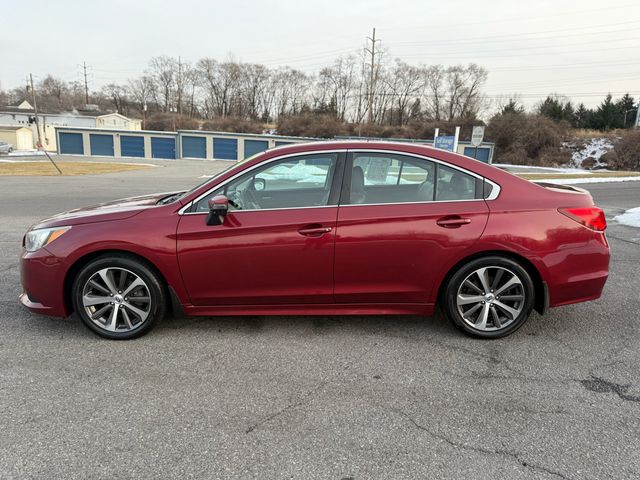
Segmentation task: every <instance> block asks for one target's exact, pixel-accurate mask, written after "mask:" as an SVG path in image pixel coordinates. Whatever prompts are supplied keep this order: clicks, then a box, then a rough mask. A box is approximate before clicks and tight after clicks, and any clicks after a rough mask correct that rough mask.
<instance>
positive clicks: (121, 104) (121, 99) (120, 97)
mask: <svg viewBox="0 0 640 480" xmlns="http://www.w3.org/2000/svg"><path fill="white" fill-rule="evenodd" d="M102 92H103V94H104V95H105V96H107V97H108V98H110V99H111V101H112V102H113V106H114V107H115V110H116V112H118V113H120V114H127V113H128V112H127V107H128V103H129V92H128V89H127V87H125V86H122V85H118V84H116V83H110V84H108V85H105V86H104V87H103V89H102Z"/></svg>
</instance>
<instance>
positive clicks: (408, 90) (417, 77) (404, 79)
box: [386, 59, 424, 125]
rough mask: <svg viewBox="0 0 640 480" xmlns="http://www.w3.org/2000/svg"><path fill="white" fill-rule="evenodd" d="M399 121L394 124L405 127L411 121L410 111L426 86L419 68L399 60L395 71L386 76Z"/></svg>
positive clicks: (394, 68)
mask: <svg viewBox="0 0 640 480" xmlns="http://www.w3.org/2000/svg"><path fill="white" fill-rule="evenodd" d="M386 79H387V82H388V86H389V89H390V94H391V95H392V96H393V105H394V107H395V108H392V114H393V110H395V112H396V114H397V121H396V122H393V121H392V122H391V123H392V124H394V123H395V124H397V125H405V124H406V123H407V121H408V120H409V116H410V115H409V110H410V107H411V105H412V104H413V103H414V101H415V99H416V96H417V95H418V93H419V92H420V91H421V89H422V87H423V84H424V77H423V75H422V72H421V70H420V69H419V68H418V67H414V66H412V65H409V64H407V63H405V62H403V61H401V60H400V59H397V60H396V62H395V65H394V67H393V69H392V70H391V71H390V72H389V73H388V75H387V76H386Z"/></svg>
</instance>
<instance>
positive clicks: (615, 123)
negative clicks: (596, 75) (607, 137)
mask: <svg viewBox="0 0 640 480" xmlns="http://www.w3.org/2000/svg"><path fill="white" fill-rule="evenodd" d="M623 123H624V116H623V115H622V113H621V112H620V108H619V106H618V105H617V104H616V103H614V102H613V99H612V97H611V94H608V95H607V96H606V97H605V99H604V100H603V101H602V103H601V104H600V105H599V106H598V108H597V109H596V111H595V113H594V115H593V127H594V128H597V129H598V130H611V129H612V128H622V126H623V125H622V124H623Z"/></svg>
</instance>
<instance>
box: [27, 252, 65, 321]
mask: <svg viewBox="0 0 640 480" xmlns="http://www.w3.org/2000/svg"><path fill="white" fill-rule="evenodd" d="M65 272H66V268H65V265H64V263H63V262H62V260H61V259H60V258H58V257H56V256H55V255H53V254H52V253H51V252H49V251H48V250H47V249H46V248H41V249H40V250H38V251H36V252H27V251H26V250H23V252H22V256H21V257H20V280H21V282H22V289H23V293H22V294H21V295H20V297H19V300H20V303H22V305H24V306H25V307H26V308H27V309H29V310H30V311H32V312H34V313H38V314H42V315H49V316H52V317H66V316H67V315H68V314H69V311H68V308H67V307H66V305H65V301H64V276H65Z"/></svg>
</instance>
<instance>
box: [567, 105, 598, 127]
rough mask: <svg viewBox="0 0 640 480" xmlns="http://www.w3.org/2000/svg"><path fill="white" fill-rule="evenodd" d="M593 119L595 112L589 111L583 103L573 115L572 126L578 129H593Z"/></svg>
mask: <svg viewBox="0 0 640 480" xmlns="http://www.w3.org/2000/svg"><path fill="white" fill-rule="evenodd" d="M592 117H593V110H590V109H588V108H587V107H585V106H584V103H581V104H580V105H578V108H576V110H575V112H574V114H573V123H572V124H571V125H572V126H574V127H576V128H589V127H591V122H592Z"/></svg>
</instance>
